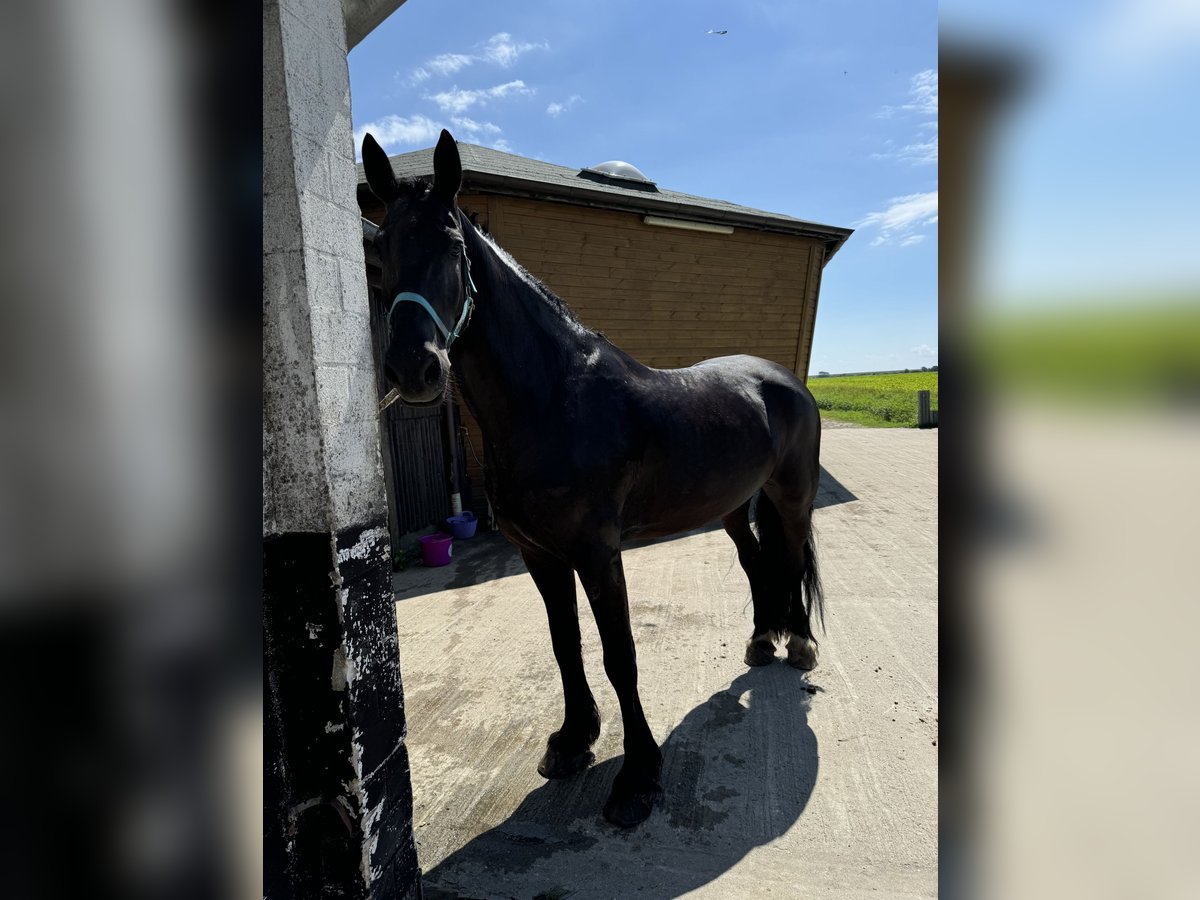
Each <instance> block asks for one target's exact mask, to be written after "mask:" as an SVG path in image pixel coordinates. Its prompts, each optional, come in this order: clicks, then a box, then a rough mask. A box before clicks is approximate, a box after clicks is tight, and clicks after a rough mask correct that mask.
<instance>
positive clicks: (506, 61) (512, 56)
mask: <svg viewBox="0 0 1200 900" xmlns="http://www.w3.org/2000/svg"><path fill="white" fill-rule="evenodd" d="M549 49H550V45H549V44H547V43H545V42H542V43H540V44H520V43H517V42H516V41H514V40H513V38H512V35H511V34H509V33H508V32H505V31H501V32H500V33H499V34H493V35H492V36H491V37H490V38H488V39H487V41H486V42H485V43H484V45H483V54H482V55H481V56H480V57H477V58H479V59H485V60H487V61H488V62H491V63H495V64H496V65H498V66H501V67H503V68H505V69H510V68H512V66H513V64H514V63H515V62H516V61H517V60H518V59H520V58H521V57H522V56H523V55H524V54H526V53H528V52H529V51H530V50H549Z"/></svg>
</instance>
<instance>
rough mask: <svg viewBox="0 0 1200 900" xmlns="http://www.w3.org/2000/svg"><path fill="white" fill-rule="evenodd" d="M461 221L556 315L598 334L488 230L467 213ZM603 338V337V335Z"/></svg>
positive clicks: (577, 326)
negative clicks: (478, 224)
mask: <svg viewBox="0 0 1200 900" xmlns="http://www.w3.org/2000/svg"><path fill="white" fill-rule="evenodd" d="M460 221H461V222H462V223H463V225H464V226H466V225H470V226H471V230H472V231H474V232H475V234H476V236H478V238H479V240H480V242H481V243H483V244H484V245H485V246H487V247H488V249H490V250H491V251H492V253H494V254H495V255H496V257H497V258H498V259H499V260H500V262H501V263H502V264H503V265H504V267H505V268H507V269H509V270H510V271H511V272H512V273H513V274H514V275H516V276H517V279H518V280H520V281H523V282H524V283H525V284H526V285H527V286H528V287H530V288H532V289H533V291H534V293H535V294H537V296H538V297H539V298H540V299H541V300H542V301H543V302H544V303H545V304H546V305H547V306H548V307H550V309H552V310H553V311H554V312H555V313H557V314H558V315H559V316H560V317H562V318H563V319H566V320H567V322H568V323H569V324H570V325H571V326H573V327H574V328H576V329H579V330H581V331H584V332H587V333H588V334H596V332H595V331H593V330H592V329H590V328H588V327H587V326H586V325H584V324H583V322H581V321H579V317H578V316H577V315H575V310H573V309H571V307H569V306H567V304H566V303H564V302H563V300H562V298H561V297H559V296H558V295H557V294H556V293H554V291H552V290H550V288H548V287H546V285H545V284H544V283H543V282H542V281H541V280H540V279H539V278H537V276H535V275H533V274H532V273H531V272H530V271H529V270H528V269H526V268H525V267H524V266H523V265H521V264H520V263H519V262H517V261H516V259H514V258H513V256H512V254H511V253H509V252H508V251H507V250H505V249H504V248H503V247H501V246H500V245H499V244H498V243H497V242H496V239H495V238H494V237H493V236H492V235H491V234H490V233H489V232H487V231H486V230H484V229H482V228H480V227H479V226H477V225H476V224H475V223H474V222H473V221H472V220H471V219H470V217H468V216H467V215H466V214H465V213H464V214H463V215H462V217H461V219H460ZM601 336H602V335H601Z"/></svg>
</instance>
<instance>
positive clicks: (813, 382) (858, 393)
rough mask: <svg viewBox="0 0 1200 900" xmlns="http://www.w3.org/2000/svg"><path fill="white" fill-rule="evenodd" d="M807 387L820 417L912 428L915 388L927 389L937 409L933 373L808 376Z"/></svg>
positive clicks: (913, 425) (936, 383)
mask: <svg viewBox="0 0 1200 900" xmlns="http://www.w3.org/2000/svg"><path fill="white" fill-rule="evenodd" d="M808 389H809V390H810V391H812V395H813V397H814V398H815V399H816V401H817V406H818V407H820V409H821V415H822V416H827V417H829V418H831V419H838V420H840V421H843V422H857V423H858V424H860V425H869V426H872V427H875V428H915V427H916V424H917V391H929V404H930V407H931V408H932V409H937V408H938V373H937V372H900V373H897V374H893V375H842V376H837V377H833V378H819V377H816V376H810V377H809V379H808Z"/></svg>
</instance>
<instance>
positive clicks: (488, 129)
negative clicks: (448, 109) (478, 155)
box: [450, 116, 501, 138]
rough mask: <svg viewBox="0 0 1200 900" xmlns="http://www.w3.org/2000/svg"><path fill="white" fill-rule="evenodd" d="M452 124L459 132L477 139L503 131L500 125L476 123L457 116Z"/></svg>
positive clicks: (451, 121)
mask: <svg viewBox="0 0 1200 900" xmlns="http://www.w3.org/2000/svg"><path fill="white" fill-rule="evenodd" d="M450 123H451V124H452V125H453V126H454V127H455V128H456V129H458V130H459V131H461V132H463V133H464V134H466V135H468V136H474V137H475V138H478V137H482V136H488V135H493V134H499V133H500V131H501V129H500V126H499V125H496V124H494V123H492V122H476V121H475V120H474V119H467V118H462V117H459V116H455V117H453V118H452V119H451V120H450Z"/></svg>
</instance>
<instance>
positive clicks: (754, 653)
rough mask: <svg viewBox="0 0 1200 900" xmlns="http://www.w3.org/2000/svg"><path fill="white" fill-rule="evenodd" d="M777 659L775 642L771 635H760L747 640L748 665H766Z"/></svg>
mask: <svg viewBox="0 0 1200 900" xmlns="http://www.w3.org/2000/svg"><path fill="white" fill-rule="evenodd" d="M774 661H775V642H774V641H773V640H771V637H770V635H759V636H758V637H756V638H751V639H750V640H748V641H746V665H748V666H765V665H767V664H769V663H772V662H774Z"/></svg>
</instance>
